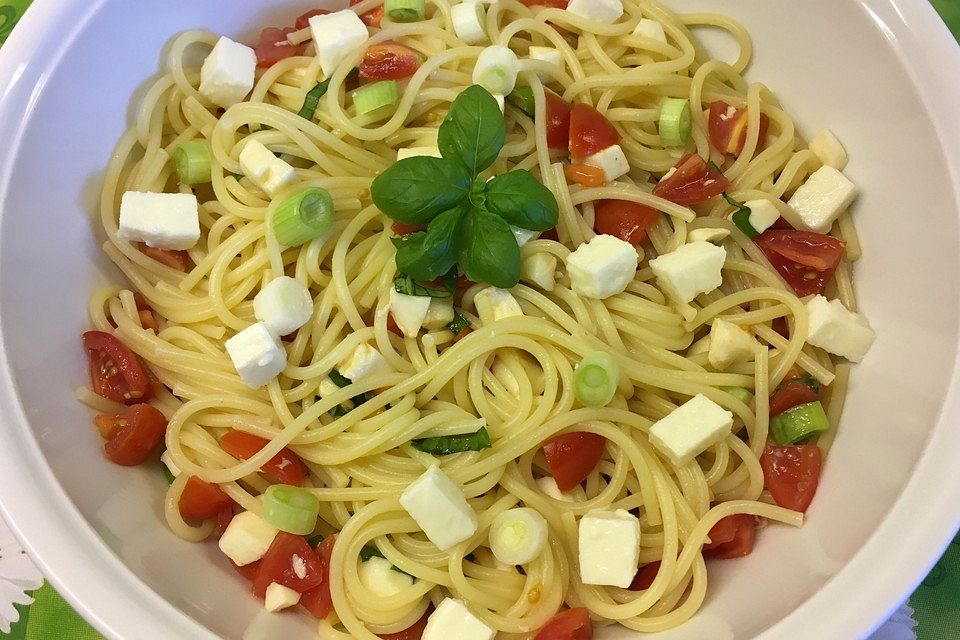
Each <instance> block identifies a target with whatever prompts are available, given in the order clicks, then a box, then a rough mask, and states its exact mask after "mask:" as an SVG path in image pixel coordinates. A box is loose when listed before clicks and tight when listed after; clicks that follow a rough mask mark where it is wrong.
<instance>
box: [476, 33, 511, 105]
mask: <svg viewBox="0 0 960 640" xmlns="http://www.w3.org/2000/svg"><path fill="white" fill-rule="evenodd" d="M519 71H520V61H519V60H518V59H517V54H516V53H514V52H513V50H512V49H510V48H509V47H504V46H501V45H493V46H491V47H487V48H486V49H484V50H483V52H482V53H481V54H480V56H479V57H478V58H477V64H476V66H475V67H474V68H473V84H478V85H480V86H481V87H483V88H484V89H486V90H487V91H489V92H490V93H492V94H493V95H495V96H496V95H501V96H506V95H510V93H511V92H512V91H513V88H514V87H515V86H516V84H517V73H519Z"/></svg>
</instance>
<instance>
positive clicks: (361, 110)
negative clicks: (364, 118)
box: [353, 80, 400, 115]
mask: <svg viewBox="0 0 960 640" xmlns="http://www.w3.org/2000/svg"><path fill="white" fill-rule="evenodd" d="M399 97H400V90H399V89H398V88H397V81H396V80H381V81H380V82H374V83H373V84H368V85H367V86H365V87H360V88H359V89H357V90H356V91H354V92H353V104H354V106H356V108H357V115H363V114H365V113H370V112H371V111H376V110H377V109H381V108H383V107H388V106H390V105H394V104H396V103H397V99H398V98H399Z"/></svg>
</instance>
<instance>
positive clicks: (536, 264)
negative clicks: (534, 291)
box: [520, 253, 557, 291]
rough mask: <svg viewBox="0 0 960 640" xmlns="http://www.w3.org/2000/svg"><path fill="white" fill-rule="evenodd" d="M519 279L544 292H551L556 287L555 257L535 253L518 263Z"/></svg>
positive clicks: (549, 254)
mask: <svg viewBox="0 0 960 640" xmlns="http://www.w3.org/2000/svg"><path fill="white" fill-rule="evenodd" d="M520 279H521V280H523V281H524V282H529V283H531V284H535V285H537V286H538V287H540V288H541V289H543V290H544V291H553V289H554V287H556V286H557V256H555V255H553V254H552V253H535V254H533V255H532V256H529V257H527V258H524V260H523V262H521V263H520Z"/></svg>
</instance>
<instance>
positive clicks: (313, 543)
mask: <svg viewBox="0 0 960 640" xmlns="http://www.w3.org/2000/svg"><path fill="white" fill-rule="evenodd" d="M321 542H323V536H313V537H311V538H307V544H308V545H310V548H311V549H316V548H317V547H319V546H320V543H321Z"/></svg>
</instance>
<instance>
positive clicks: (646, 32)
mask: <svg viewBox="0 0 960 640" xmlns="http://www.w3.org/2000/svg"><path fill="white" fill-rule="evenodd" d="M633 35H635V36H641V37H643V38H650V39H651V40H656V41H657V42H662V43H663V44H667V34H666V32H664V30H663V25H662V24H660V22H659V21H657V20H651V19H650V18H641V19H640V22H639V23H637V28H636V29H634V30H633Z"/></svg>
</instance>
